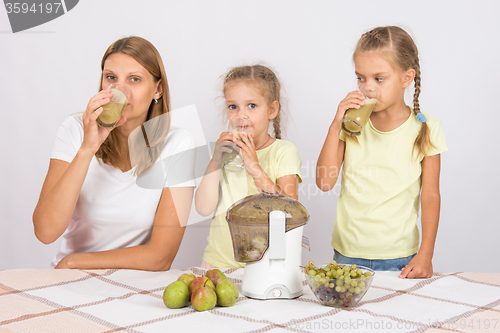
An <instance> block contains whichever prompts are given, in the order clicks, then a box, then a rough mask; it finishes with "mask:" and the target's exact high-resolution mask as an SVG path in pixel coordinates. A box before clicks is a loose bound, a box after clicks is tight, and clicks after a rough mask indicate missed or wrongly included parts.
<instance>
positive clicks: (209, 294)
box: [191, 279, 217, 311]
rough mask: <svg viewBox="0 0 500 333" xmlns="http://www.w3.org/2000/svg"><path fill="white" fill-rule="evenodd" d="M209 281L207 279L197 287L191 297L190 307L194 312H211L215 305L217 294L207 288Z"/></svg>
mask: <svg viewBox="0 0 500 333" xmlns="http://www.w3.org/2000/svg"><path fill="white" fill-rule="evenodd" d="M209 281H210V280H208V279H207V281H206V282H205V283H204V284H202V285H200V286H198V287H197V288H196V289H195V290H194V291H193V294H192V295H191V305H192V306H193V308H194V309H195V310H196V311H207V310H212V309H213V308H215V305H216V304H217V294H216V293H215V291H214V289H212V287H209V286H207V284H208V282H209ZM210 282H211V281H210Z"/></svg>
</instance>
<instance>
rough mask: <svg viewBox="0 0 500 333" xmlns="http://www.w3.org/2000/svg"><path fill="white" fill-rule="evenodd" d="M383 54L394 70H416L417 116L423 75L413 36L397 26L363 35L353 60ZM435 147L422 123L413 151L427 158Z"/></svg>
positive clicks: (415, 95)
mask: <svg viewBox="0 0 500 333" xmlns="http://www.w3.org/2000/svg"><path fill="white" fill-rule="evenodd" d="M371 51H375V52H382V53H385V54H386V55H387V60H388V61H389V62H390V63H391V64H392V65H393V67H394V68H396V69H399V70H401V71H402V72H406V71H407V70H408V69H414V70H415V78H414V82H415V93H414V95H413V112H414V114H415V116H416V115H417V114H418V113H420V104H419V101H418V97H419V95H420V91H421V80H422V78H421V73H420V63H419V59H418V49H417V46H416V45H415V42H414V41H413V39H412V38H411V36H410V35H409V34H408V33H407V32H406V31H405V30H403V29H402V28H400V27H397V26H388V27H378V28H375V29H372V30H370V31H368V32H367V33H365V34H363V35H362V36H361V38H360V40H359V41H358V44H357V45H356V49H355V51H354V54H353V59H354V58H356V56H358V55H360V54H362V53H365V52H371ZM433 146H434V145H433V144H432V143H431V140H430V131H429V126H428V125H427V123H426V122H423V123H422V127H421V128H420V132H419V133H418V136H417V138H416V139H415V143H414V145H413V149H414V150H417V151H418V152H419V153H420V154H422V155H423V156H426V155H427V154H426V151H427V149H428V148H430V147H433Z"/></svg>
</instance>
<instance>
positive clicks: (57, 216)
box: [33, 90, 126, 244]
mask: <svg viewBox="0 0 500 333" xmlns="http://www.w3.org/2000/svg"><path fill="white" fill-rule="evenodd" d="M111 96H112V94H111V92H110V90H103V91H101V92H99V93H98V94H96V95H95V96H93V97H92V98H91V99H90V101H89V103H88V105H87V109H86V110H85V112H84V113H83V116H82V121H83V129H84V135H83V142H82V145H81V147H80V149H79V150H78V152H77V153H76V155H75V157H74V158H73V161H71V163H68V162H65V161H61V160H54V159H53V160H51V161H50V165H49V170H48V172H47V176H46V177H45V181H44V183H43V186H42V190H41V192H40V197H39V199H38V203H37V205H36V207H35V210H34V212H33V226H34V228H35V235H36V237H37V238H38V239H39V240H40V241H41V242H42V243H45V244H50V243H52V242H54V241H55V240H56V239H57V238H59V236H61V235H62V233H63V232H64V231H65V230H66V228H67V227H68V224H69V222H70V220H71V216H72V215H73V211H74V210H75V206H76V202H77V200H78V196H79V195H80V190H81V188H82V185H83V181H84V180H85V177H86V175H87V171H88V168H89V165H90V162H91V160H92V157H93V156H94V154H95V152H96V151H97V150H98V149H99V147H100V146H101V144H102V142H104V140H105V139H106V137H107V136H108V135H109V132H110V130H109V129H106V128H101V127H98V126H97V122H96V119H97V117H99V115H100V114H101V113H102V107H101V106H102V105H104V104H106V103H108V102H109V100H110V97H111ZM125 121H126V118H125V117H122V118H121V119H120V121H119V122H118V123H117V126H120V125H121V124H123V123H124V122H125Z"/></svg>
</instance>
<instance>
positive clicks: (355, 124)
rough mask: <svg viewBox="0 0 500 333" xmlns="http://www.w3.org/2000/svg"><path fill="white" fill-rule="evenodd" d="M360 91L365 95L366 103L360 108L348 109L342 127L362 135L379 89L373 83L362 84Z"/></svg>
mask: <svg viewBox="0 0 500 333" xmlns="http://www.w3.org/2000/svg"><path fill="white" fill-rule="evenodd" d="M359 91H360V92H361V94H363V96H365V99H364V102H365V105H362V106H361V107H360V108H359V109H348V110H347V111H346V112H345V115H344V119H342V129H343V130H344V131H346V132H347V133H349V134H350V135H360V134H361V130H362V129H363V128H364V127H365V126H366V124H367V123H368V119H369V118H370V115H371V114H372V111H373V108H374V107H375V103H376V102H377V98H378V90H377V88H375V86H373V85H371V84H363V83H362V84H360V85H359Z"/></svg>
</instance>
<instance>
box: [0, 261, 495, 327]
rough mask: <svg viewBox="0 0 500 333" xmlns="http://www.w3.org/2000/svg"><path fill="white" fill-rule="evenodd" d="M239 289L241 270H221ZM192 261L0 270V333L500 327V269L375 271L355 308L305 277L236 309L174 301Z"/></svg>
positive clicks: (242, 299)
mask: <svg viewBox="0 0 500 333" xmlns="http://www.w3.org/2000/svg"><path fill="white" fill-rule="evenodd" d="M222 271H223V272H224V273H225V274H226V275H227V276H228V278H230V279H231V280H232V281H233V282H235V283H236V285H237V286H238V287H239V288H240V290H241V282H242V278H243V273H244V270H243V269H238V270H235V269H222ZM184 272H193V273H195V274H196V275H198V276H199V275H204V273H205V272H206V270H204V269H202V268H198V267H192V268H189V269H185V270H170V271H166V272H144V271H134V270H52V269H47V270H44V269H33V270H4V271H0V333H6V332H37V333H40V332H65V333H66V332H71V333H75V332H273V333H274V332H330V331H335V332H500V274H498V273H435V274H434V276H433V277H432V278H430V279H419V280H407V279H405V280H402V279H399V278H398V277H397V276H398V273H397V272H377V273H376V274H375V277H374V280H373V283H372V286H371V287H370V289H369V290H368V292H367V293H366V295H365V296H364V298H363V299H362V300H361V303H360V304H359V306H358V307H356V308H352V309H348V310H344V309H337V308H330V307H325V306H322V305H320V304H319V302H318V301H317V300H316V298H315V296H314V294H313V293H312V292H311V290H310V288H309V287H308V286H307V284H306V283H305V281H304V286H305V287H304V295H303V296H301V297H299V298H296V299H293V300H266V301H262V300H254V299H249V298H246V297H244V296H242V295H240V298H239V300H238V302H237V303H236V304H235V305H234V306H233V307H228V308H222V307H216V308H214V309H213V310H210V311H206V312H197V311H195V310H194V309H193V308H192V307H191V306H189V307H185V308H182V309H168V308H167V307H165V305H164V304H163V301H162V294H163V291H164V289H165V287H166V286H167V285H168V284H170V283H171V282H173V281H175V280H176V279H177V277H179V276H180V275H181V274H182V273H184Z"/></svg>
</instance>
